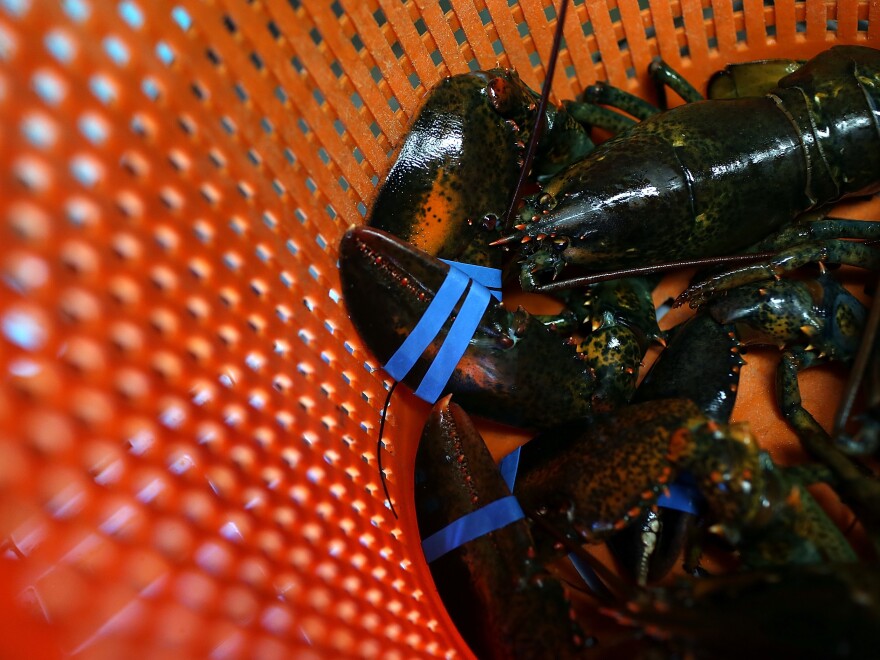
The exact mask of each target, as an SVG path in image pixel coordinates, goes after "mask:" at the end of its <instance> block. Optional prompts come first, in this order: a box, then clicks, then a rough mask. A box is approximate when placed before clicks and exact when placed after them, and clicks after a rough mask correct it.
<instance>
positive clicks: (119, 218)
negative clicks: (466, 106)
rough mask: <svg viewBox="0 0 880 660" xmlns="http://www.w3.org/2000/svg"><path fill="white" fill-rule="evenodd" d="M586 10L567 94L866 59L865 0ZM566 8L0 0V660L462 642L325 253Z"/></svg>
mask: <svg viewBox="0 0 880 660" xmlns="http://www.w3.org/2000/svg"><path fill="white" fill-rule="evenodd" d="M571 9H572V11H571V12H570V14H569V21H568V23H567V25H566V26H565V37H566V47H565V48H564V49H563V50H562V53H561V55H560V66H559V68H558V70H557V71H558V73H557V78H556V80H555V86H554V94H555V97H556V98H557V99H562V98H571V97H572V96H574V95H575V94H576V93H577V92H578V91H580V90H581V89H582V88H583V87H584V86H585V85H587V84H589V83H591V82H593V81H595V80H596V79H608V80H610V81H611V82H612V83H614V84H615V85H619V86H623V87H626V88H629V89H632V90H637V91H638V90H641V89H642V86H643V85H644V84H645V82H646V79H645V70H646V67H647V64H648V62H649V61H650V60H651V58H652V57H654V56H656V55H658V54H659V55H662V56H663V57H664V58H666V60H667V61H669V62H670V63H671V64H672V65H673V66H675V67H678V68H679V69H680V70H681V72H682V73H683V74H684V75H685V76H686V77H688V78H689V79H690V80H691V81H692V82H694V83H695V84H697V85H699V84H701V83H702V82H703V81H705V79H706V77H707V76H708V75H709V73H711V72H712V71H714V70H715V69H718V68H720V67H721V66H722V65H724V64H726V63H728V62H731V61H742V60H749V59H758V58H766V57H774V56H788V57H801V58H805V57H808V56H810V55H813V54H815V53H816V52H818V51H820V50H822V49H824V48H827V47H828V46H830V45H832V44H834V43H838V42H842V43H865V44H869V45H871V44H873V45H874V46H878V45H880V3H878V2H857V1H855V0H849V1H845V2H839V3H827V2H822V1H818V0H817V1H810V2H775V3H772V6H765V5H764V3H763V2H761V1H760V0H745V1H744V2H742V3H731V2H729V1H723V0H719V1H712V2H710V1H709V0H705V1H702V2H700V1H696V2H690V1H681V2H667V1H666V0H656V1H654V0H652V1H650V2H645V1H642V2H640V3H639V2H635V1H632V2H619V3H618V2H613V1H609V2H606V1H605V0H585V1H583V0H582V1H575V2H574V3H573V7H572V8H571ZM555 15H556V14H555V10H554V9H552V7H551V4H550V2H549V1H548V0H537V1H533V2H526V1H522V2H516V1H515V0H511V1H510V2H508V0H442V1H441V2H433V1H426V0H410V1H408V2H401V1H400V0H335V1H329V0H301V1H298V0H252V1H246V0H205V1H201V2H198V1H194V0H191V1H184V0H177V1H167V0H123V1H118V0H112V1H111V0H107V1H98V0H64V1H58V2H56V1H49V0H46V1H38V0H0V538H2V539H4V550H5V558H4V559H3V562H2V576H0V577H2V579H0V594H2V597H3V598H2V607H3V611H2V613H0V620H2V621H3V629H2V635H0V637H2V639H0V655H3V656H4V657H15V656H24V655H25V654H27V656H28V657H52V656H57V655H62V654H70V653H76V654H81V655H82V656H85V657H131V656H138V657H169V656H170V655H173V656H174V657H199V656H205V655H208V654H212V655H213V656H215V657H244V656H248V657H251V656H255V657H265V658H268V657H279V658H280V657H294V656H296V657H309V654H311V657H340V656H364V657H371V656H379V655H381V656H383V657H389V658H394V657H400V658H402V657H412V656H450V655H456V654H458V655H467V654H468V651H467V649H466V647H465V646H464V645H463V643H462V642H461V640H460V638H459V637H458V635H457V633H456V632H455V630H454V629H453V628H452V627H451V625H450V624H449V621H448V619H447V617H446V614H445V611H444V610H443V607H442V604H441V603H440V602H439V600H438V598H437V596H436V594H435V592H434V591H433V587H432V583H431V581H430V574H429V572H428V570H427V567H426V566H425V564H424V560H423V559H422V555H421V552H420V548H419V539H418V535H417V533H416V526H415V520H414V517H413V514H412V511H411V508H410V507H409V506H408V503H409V500H410V499H411V493H412V486H411V483H410V481H411V470H412V460H413V456H414V451H415V440H416V439H417V438H418V434H419V430H420V427H421V423H422V421H423V419H424V414H425V411H426V408H425V406H424V405H422V404H419V403H416V402H415V401H414V399H413V398H412V397H411V396H409V395H407V394H405V393H404V394H401V396H400V397H399V398H397V399H396V400H395V402H394V404H393V405H392V412H391V415H390V422H389V428H388V430H387V439H386V447H387V450H388V453H387V458H386V459H385V463H386V465H387V467H388V469H387V475H388V481H389V487H390V490H391V494H392V497H393V498H394V501H395V503H396V508H397V510H398V511H400V512H401V518H400V520H395V518H394V517H393V516H392V514H391V512H390V511H389V509H388V508H387V506H386V504H385V500H384V494H383V492H382V488H381V484H380V480H379V475H378V470H377V456H376V435H377V432H378V426H379V413H380V409H381V406H382V403H383V399H384V397H385V393H386V388H387V386H388V385H389V382H388V379H387V377H386V376H385V375H384V373H383V372H382V371H381V369H379V368H378V366H377V365H376V363H375V362H374V361H373V359H372V357H371V356H370V355H369V354H368V353H367V352H366V351H365V350H364V348H363V347H362V346H361V344H360V342H359V340H358V338H357V336H355V334H354V331H353V330H352V328H351V325H350V324H349V322H348V320H347V317H346V314H345V310H344V307H343V305H342V302H341V300H340V296H339V281H338V276H337V272H336V258H337V255H336V244H337V242H338V239H339V237H340V235H341V234H342V232H343V231H344V230H345V229H346V228H347V227H348V226H349V225H350V224H351V223H359V222H362V221H363V217H364V215H365V213H366V209H367V207H368V206H369V204H370V201H371V198H372V197H373V195H374V193H375V189H376V185H377V183H378V182H379V180H380V179H381V177H382V176H383V175H384V173H385V171H386V170H387V168H388V166H389V163H390V158H391V155H392V149H393V147H394V146H395V145H397V144H399V143H400V141H401V139H402V137H403V135H404V133H405V131H406V127H407V124H408V121H409V118H411V117H412V116H413V115H414V113H415V112H416V111H417V109H418V107H419V104H420V102H421V99H422V98H423V96H424V95H425V93H426V92H427V91H428V90H429V89H430V88H431V86H432V85H434V84H435V83H436V82H437V81H438V80H440V79H441V78H442V77H444V76H447V75H450V74H455V73H460V72H463V71H467V70H468V69H469V68H471V69H473V68H490V67H493V66H495V65H496V63H500V64H501V65H505V66H514V67H516V68H517V69H518V70H519V72H520V74H521V75H522V77H523V78H524V80H525V81H526V82H527V83H528V84H529V85H531V86H533V87H534V88H538V87H539V86H540V83H541V81H542V76H543V71H544V63H545V62H546V59H547V56H548V51H549V48H550V44H551V41H552V30H553V28H554V26H555ZM875 217H876V216H875ZM835 382H837V381H835ZM401 389H402V388H401ZM805 399H807V395H805Z"/></svg>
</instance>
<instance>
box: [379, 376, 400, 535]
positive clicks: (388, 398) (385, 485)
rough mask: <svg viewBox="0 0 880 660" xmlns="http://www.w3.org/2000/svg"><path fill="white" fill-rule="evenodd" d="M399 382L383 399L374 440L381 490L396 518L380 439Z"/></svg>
mask: <svg viewBox="0 0 880 660" xmlns="http://www.w3.org/2000/svg"><path fill="white" fill-rule="evenodd" d="M399 382H400V381H397V380H395V381H394V382H393V383H391V387H390V388H388V395H387V396H386V397H385V405H384V406H382V417H380V418H379V439H378V440H376V463H377V464H378V465H379V478H380V479H381V480H382V489H383V490H384V491H385V499H386V500H388V506H389V507H390V508H391V513H393V514H394V517H395V518H397V517H398V516H397V511H395V510H394V503H393V502H392V501H391V494H390V493H389V492H388V482H387V481H386V480H385V472H383V471H382V437H383V436H384V435H385V418H386V416H387V415H388V406H389V405H390V404H391V395H392V394H394V390H395V388H396V387H397V384H398V383H399Z"/></svg>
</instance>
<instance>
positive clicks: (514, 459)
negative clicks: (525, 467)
mask: <svg viewBox="0 0 880 660" xmlns="http://www.w3.org/2000/svg"><path fill="white" fill-rule="evenodd" d="M520 449H522V447H517V448H516V449H514V450H513V451H512V452H510V453H509V454H508V455H507V456H505V457H504V458H502V459H501V463H499V464H498V469H499V470H501V476H502V477H504V483H506V484H507V488H508V489H509V490H510V492H513V485H514V483H516V471H517V470H518V469H519V450H520Z"/></svg>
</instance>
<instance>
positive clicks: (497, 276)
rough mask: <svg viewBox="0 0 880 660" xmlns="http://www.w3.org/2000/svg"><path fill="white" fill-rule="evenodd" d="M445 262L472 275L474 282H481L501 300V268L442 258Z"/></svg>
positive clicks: (469, 275)
mask: <svg viewBox="0 0 880 660" xmlns="http://www.w3.org/2000/svg"><path fill="white" fill-rule="evenodd" d="M440 261H442V262H443V263H445V264H449V265H450V266H452V267H453V268H458V269H459V270H460V271H462V272H463V273H464V274H465V275H467V276H468V277H470V278H471V279H472V280H473V281H474V282H479V283H480V284H482V285H483V286H484V287H486V288H487V289H489V291H490V292H491V294H492V295H493V296H495V297H496V298H497V299H498V300H501V269H500V268H490V267H489V266H476V265H474V264H466V263H464V262H462V261H450V260H449V259H441V260H440Z"/></svg>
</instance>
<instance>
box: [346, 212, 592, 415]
mask: <svg viewBox="0 0 880 660" xmlns="http://www.w3.org/2000/svg"><path fill="white" fill-rule="evenodd" d="M339 269H340V276H341V279H342V293H343V298H344V300H345V304H346V307H347V308H348V313H349V316H350V317H351V321H352V323H353V324H354V326H355V329H356V330H357V332H358V334H359V336H360V337H361V339H362V340H363V342H364V343H365V344H366V346H367V348H368V349H369V350H370V351H371V352H372V353H373V355H375V357H376V358H377V359H378V360H379V362H380V363H381V364H382V365H383V366H384V367H385V368H386V371H388V372H389V373H390V374H391V375H392V376H393V377H394V378H396V379H397V380H400V381H402V382H403V383H404V384H405V385H407V386H408V387H410V388H411V389H413V390H414V391H415V393H416V394H417V395H418V396H420V397H422V398H424V399H426V400H427V401H429V402H431V403H433V402H434V401H436V400H437V398H439V396H440V395H441V394H443V393H453V394H455V396H456V401H458V402H459V403H461V405H462V406H464V407H466V408H467V409H468V410H469V411H470V412H471V413H473V414H475V415H480V416H483V417H488V418H490V419H494V420H497V421H500V422H504V423H507V424H512V425H518V426H524V427H530V428H548V427H550V426H555V425H558V424H560V423H564V422H567V421H572V420H576V419H584V418H588V417H590V415H591V414H592V395H593V393H594V390H595V376H594V375H593V374H592V372H591V371H590V369H589V366H588V365H587V364H586V363H585V362H584V361H583V360H581V359H579V358H578V356H577V351H576V350H575V347H573V346H571V345H569V344H567V343H566V342H565V341H562V340H560V338H559V337H558V336H557V335H555V334H554V333H552V332H551V331H549V330H548V329H547V328H546V327H544V324H543V323H541V322H540V321H539V320H538V319H537V318H535V317H533V316H532V315H530V314H529V313H527V312H526V311H525V310H522V309H518V310H516V311H513V312H511V311H509V310H507V309H506V308H505V307H504V306H503V305H502V304H501V303H499V302H497V301H495V299H494V298H493V297H492V296H491V294H490V293H489V291H488V289H486V288H485V287H482V286H481V285H479V284H477V283H475V282H471V281H470V280H469V279H468V278H467V276H466V275H464V274H463V272H462V271H459V270H457V269H455V268H451V267H450V266H449V265H447V264H446V263H444V262H443V261H440V260H439V259H435V258H434V257H432V256H430V255H428V254H427V253H425V252H422V251H420V250H418V249H416V248H414V247H413V246H411V245H409V244H408V243H405V242H403V241H401V240H400V239H398V238H396V237H394V236H392V235H391V234H388V233H386V232H383V231H381V230H378V229H375V228H370V227H355V228H352V229H350V230H349V231H348V232H347V233H346V234H345V236H344V237H343V238H342V242H341V243H340V255H339ZM450 287H451V288H452V289H453V290H452V294H451V295H449V292H450ZM456 287H458V288H456ZM475 301H477V302H476V306H475ZM435 302H436V303H437V305H434V304H433V303H435ZM444 305H445V306H446V309H445V310H444V311H443V312H442V313H441V314H437V313H436V312H437V307H443V306H444ZM429 308H430V309H431V311H430V312H429ZM426 319H427V320H426ZM467 319H470V322H471V323H472V325H471V328H473V329H472V331H471V329H470V328H469V329H468V330H467V332H465V333H462V332H461V328H460V326H463V325H466V320H467ZM459 321H462V323H459ZM450 344H454V345H457V346H458V347H459V348H460V349H461V351H463V352H459V353H458V355H455V354H454V351H450V350H448V347H449V345H450ZM402 347H403V348H402ZM450 355H452V357H451V358H450ZM402 363H403V364H404V368H400V365H401V364H402ZM438 365H439V366H438ZM444 370H445V372H446V373H444V377H443V378H438V377H437V373H438V372H443V371H444ZM446 374H448V376H447V375H446ZM429 395H430V396H429Z"/></svg>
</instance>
